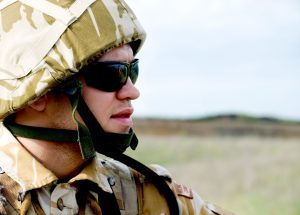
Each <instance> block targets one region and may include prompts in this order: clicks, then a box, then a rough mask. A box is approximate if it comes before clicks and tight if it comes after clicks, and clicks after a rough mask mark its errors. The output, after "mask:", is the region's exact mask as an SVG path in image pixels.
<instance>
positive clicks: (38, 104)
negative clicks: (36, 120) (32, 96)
mask: <svg viewBox="0 0 300 215" xmlns="http://www.w3.org/2000/svg"><path fill="white" fill-rule="evenodd" d="M29 106H30V107H31V108H32V109H34V110H36V111H40V112H41V111H44V110H45V109H46V106H47V96H46V95H44V96H42V97H41V98H39V99H38V100H36V101H34V102H33V103H31V104H30V105H29Z"/></svg>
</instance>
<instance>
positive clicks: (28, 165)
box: [0, 124, 228, 215]
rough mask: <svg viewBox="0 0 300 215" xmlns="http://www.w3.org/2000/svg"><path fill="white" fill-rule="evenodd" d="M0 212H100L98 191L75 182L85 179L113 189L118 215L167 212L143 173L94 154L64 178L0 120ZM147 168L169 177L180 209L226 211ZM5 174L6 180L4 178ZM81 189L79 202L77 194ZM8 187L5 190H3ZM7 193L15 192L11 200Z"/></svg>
mask: <svg viewBox="0 0 300 215" xmlns="http://www.w3.org/2000/svg"><path fill="white" fill-rule="evenodd" d="M0 167H1V169H2V171H1V172H0V173H1V174H0V214H30V215H33V214H39V215H40V214H47V215H48V214H102V212H101V208H100V207H99V205H98V204H97V202H98V198H101V196H100V195H99V196H98V194H97V193H96V192H94V191H93V190H87V189H88V188H86V187H80V186H79V184H80V183H79V182H82V181H90V182H93V184H96V185H97V186H98V187H99V188H100V189H101V190H102V191H103V192H104V193H113V194H114V195H115V197H116V200H117V203H118V206H119V209H120V212H121V214H122V215H125V214H128V215H132V214H155V215H156V214H169V209H168V206H167V203H166V201H165V199H164V197H163V196H162V195H161V194H160V192H159V191H158V190H157V189H156V188H155V187H154V185H153V184H152V183H151V182H149V181H147V180H145V178H144V177H143V176H142V175H141V174H139V173H137V172H135V171H133V170H131V169H130V168H128V167H127V166H126V165H124V164H122V163H120V162H117V161H114V160H103V159H102V158H100V156H99V155H97V156H96V157H95V158H94V159H93V161H92V162H91V163H89V165H87V166H86V167H85V168H84V169H83V170H82V171H81V172H80V173H79V174H78V175H76V176H75V177H74V178H72V179H70V180H69V181H68V182H66V183H59V182H58V178H57V177H56V176H55V175H54V174H53V173H52V172H51V171H49V170H48V169H46V168H45V167H44V166H43V165H42V164H40V163H39V162H38V161H37V160H36V159H35V158H34V157H32V156H31V155H30V154H29V153H28V152H27V151H26V150H25V149H24V148H23V147H22V146H21V145H20V144H19V142H18V141H17V140H16V139H15V138H14V137H13V136H12V135H11V133H10V132H9V131H8V130H7V129H6V128H5V127H4V126H3V125H2V124H1V126H0ZM151 168H152V169H153V170H155V171H156V172H157V173H158V174H159V175H161V176H162V177H165V178H166V179H168V180H169V181H170V183H169V185H170V187H171V189H172V190H173V191H174V193H175V195H176V197H177V200H178V203H179V209H180V214H182V215H184V214H198V215H206V214H228V213H226V212H224V211H222V210H220V209H219V208H217V207H216V206H215V205H212V204H208V203H206V202H204V201H203V200H202V199H201V198H200V197H199V195H198V194H197V193H195V192H194V191H192V190H191V189H189V188H187V187H185V186H183V185H179V184H177V183H176V182H175V181H174V180H171V177H170V174H169V173H168V171H167V170H165V169H164V168H162V167H161V166H158V165H152V166H151ZM5 178H6V179H5ZM82 188H83V190H86V191H87V192H85V195H83V196H84V201H82V202H84V204H82V202H81V201H79V200H78V199H80V198H81V199H82V198H83V197H82V196H80V195H78V193H79V192H80V190H82ZM8 189H10V190H8ZM9 192H13V193H15V194H16V195H13V196H15V197H14V198H15V199H13V198H12V197H11V195H6V194H7V193H9Z"/></svg>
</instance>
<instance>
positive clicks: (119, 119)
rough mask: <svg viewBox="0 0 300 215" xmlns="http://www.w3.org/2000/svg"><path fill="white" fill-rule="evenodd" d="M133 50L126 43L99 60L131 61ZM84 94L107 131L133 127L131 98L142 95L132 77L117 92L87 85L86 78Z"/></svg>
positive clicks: (118, 131)
mask: <svg viewBox="0 0 300 215" xmlns="http://www.w3.org/2000/svg"><path fill="white" fill-rule="evenodd" d="M132 60H133V52H132V49H131V47H130V46H129V45H124V46H122V47H118V48H115V49H113V50H112V51H110V52H108V53H106V54H104V55H103V56H102V57H101V58H99V59H98V61H100V62H101V61H120V62H131V61H132ZM80 80H81V81H82V84H83V91H82V96H83V98H84V100H85V102H86V104H87V105H88V107H89V108H90V110H91V111H92V112H93V114H94V116H95V117H96V119H97V120H98V122H99V123H100V124H101V126H102V128H103V129H104V130H105V131H107V132H115V133H125V132H128V131H129V129H130V128H131V127H132V125H133V123H132V117H131V115H132V113H133V107H132V105H131V100H134V99H137V98H138V97H139V95H140V93H139V91H138V89H137V88H136V87H135V86H134V85H133V83H132V82H131V80H130V78H128V80H127V82H126V84H125V85H124V86H123V87H122V88H121V89H120V90H118V91H116V92H104V91H101V90H98V89H96V88H92V87H90V86H87V85H86V83H85V80H84V78H82V77H81V78H80Z"/></svg>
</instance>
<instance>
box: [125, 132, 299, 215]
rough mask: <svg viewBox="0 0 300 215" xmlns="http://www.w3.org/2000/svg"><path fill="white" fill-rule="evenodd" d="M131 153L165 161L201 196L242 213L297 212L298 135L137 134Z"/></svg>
mask: <svg viewBox="0 0 300 215" xmlns="http://www.w3.org/2000/svg"><path fill="white" fill-rule="evenodd" d="M139 139H140V144H139V147H138V149H137V151H135V152H128V154H130V155H131V156H133V157H135V158H137V159H138V160H140V161H143V162H144V163H146V164H150V163H159V164H162V165H164V166H165V167H167V168H168V169H169V170H170V172H171V173H172V175H173V176H174V178H175V179H176V181H178V182H179V183H183V184H186V185H188V186H190V187H192V188H193V189H194V190H196V191H197V192H198V193H199V194H200V195H201V196H202V198H203V199H205V200H207V201H210V202H213V203H216V204H218V205H220V206H222V207H224V208H226V209H229V210H231V211H234V212H235V213H236V214H240V215H258V214H267V215H282V214H284V215H299V214H300V156H299V152H300V138H295V137H294V138H280V137H276V138H272V137H259V136H205V137H200V136H190V135H189V136H187V135H184V134H178V135H174V134H172V135H160V136H154V135H151V134H143V135H139Z"/></svg>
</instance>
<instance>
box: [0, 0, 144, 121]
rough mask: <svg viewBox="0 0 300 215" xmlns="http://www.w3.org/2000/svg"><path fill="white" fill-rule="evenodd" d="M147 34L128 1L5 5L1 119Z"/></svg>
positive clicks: (19, 0) (40, 0)
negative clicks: (122, 46)
mask: <svg viewBox="0 0 300 215" xmlns="http://www.w3.org/2000/svg"><path fill="white" fill-rule="evenodd" d="M145 36H146V34H145V32H144V30H143V28H142V26H141V25H140V23H139V21H138V20H137V18H136V16H135V15H134V13H133V12H132V10H131V9H130V8H129V7H128V5H127V4H126V3H125V2H124V1H123V0H2V1H1V2H0V50H1V51H0V119H3V118H5V117H6V116H7V115H9V114H11V113H13V112H15V111H17V110H19V109H21V108H22V107H24V106H26V105H28V104H29V103H30V102H32V101H34V100H36V99H38V98H39V97H40V96H42V95H44V94H45V93H47V92H48V91H49V90H51V89H53V88H55V87H56V86H57V85H58V84H60V83H61V82H63V81H64V80H66V79H67V78H68V77H70V76H72V75H74V74H76V73H77V72H78V71H79V70H80V69H81V68H82V67H83V66H85V65H86V64H88V63H89V62H91V61H93V60H95V59H97V58H99V57H100V56H101V55H103V54H104V53H106V52H108V51H109V50H111V49H113V48H115V47H119V46H121V45H123V44H127V43H130V44H133V45H132V48H133V51H134V53H135V54H136V53H137V52H138V50H139V48H140V47H141V45H142V43H143V42H144V40H145Z"/></svg>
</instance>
